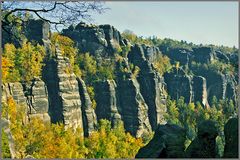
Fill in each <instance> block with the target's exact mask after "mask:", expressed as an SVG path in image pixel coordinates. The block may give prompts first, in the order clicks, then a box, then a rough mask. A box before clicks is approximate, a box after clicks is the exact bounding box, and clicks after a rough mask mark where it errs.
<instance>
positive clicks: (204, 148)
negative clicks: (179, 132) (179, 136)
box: [186, 120, 218, 158]
mask: <svg viewBox="0 0 240 160" xmlns="http://www.w3.org/2000/svg"><path fill="white" fill-rule="evenodd" d="M217 135H218V132H217V127H216V123H215V122H213V121H210V120H207V121H203V122H202V123H200V124H199V126H198V133H197V137H196V138H195V139H194V140H193V141H192V143H191V144H190V145H189V147H188V148H187V150H186V155H187V157H191V158H193V157H194V158H215V157H216V137H217Z"/></svg>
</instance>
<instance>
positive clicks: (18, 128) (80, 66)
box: [2, 17, 238, 158]
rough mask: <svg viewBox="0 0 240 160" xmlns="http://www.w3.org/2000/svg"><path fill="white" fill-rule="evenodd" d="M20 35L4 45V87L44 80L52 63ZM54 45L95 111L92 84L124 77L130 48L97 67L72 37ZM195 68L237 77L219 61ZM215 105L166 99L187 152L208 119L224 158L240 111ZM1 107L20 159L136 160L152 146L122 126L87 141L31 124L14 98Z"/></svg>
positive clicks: (161, 68)
mask: <svg viewBox="0 0 240 160" xmlns="http://www.w3.org/2000/svg"><path fill="white" fill-rule="evenodd" d="M13 18H14V17H13ZM15 18H16V17H15ZM26 18H29V17H26ZM22 29H23V28H21V26H17V25H16V28H15V31H16V32H17V33H18V37H21V38H22V40H21V42H22V43H21V44H20V45H17V44H14V43H10V44H9V43H7V44H5V45H4V50H3V51H4V53H3V56H2V82H3V83H9V82H19V81H20V82H25V83H28V82H29V81H30V80H32V79H33V78H34V77H41V73H42V68H43V67H44V60H45V59H46V58H48V57H47V56H46V51H45V49H44V46H43V45H40V44H37V43H34V42H29V41H28V39H24V38H23V36H21V31H22ZM122 36H123V37H124V38H126V39H128V40H129V41H130V42H131V43H133V44H134V43H140V44H146V45H155V46H158V47H160V48H162V49H163V50H164V51H166V52H167V51H168V48H174V47H176V48H177V47H182V48H191V47H193V46H196V45H194V44H192V43H187V42H185V41H176V40H172V39H160V38H157V37H150V38H142V37H138V36H137V35H135V34H134V33H132V32H130V31H125V32H124V33H122ZM3 38H5V37H3ZM51 42H52V44H58V45H59V47H60V49H61V50H62V54H63V56H66V57H68V58H69V60H70V66H69V68H66V73H70V71H73V72H74V73H75V74H76V75H77V76H80V77H81V78H82V79H83V80H84V81H85V82H86V84H87V90H88V93H89V95H90V98H91V100H92V102H93V103H92V105H93V108H96V102H95V100H94V94H95V93H94V88H93V83H94V82H96V81H99V80H106V79H116V78H117V77H118V76H119V75H121V73H124V72H126V69H125V68H121V66H120V67H119V65H118V64H119V63H121V61H122V59H123V57H125V56H126V55H127V53H128V52H129V49H130V47H126V48H119V50H118V53H116V55H115V59H114V60H111V61H103V62H102V64H101V65H98V64H97V60H96V57H94V56H92V55H90V54H89V53H79V51H78V49H77V48H76V47H75V44H74V42H73V41H72V40H71V39H70V38H69V37H65V36H62V35H61V34H59V33H53V34H52V36H51ZM211 46H212V47H214V48H218V49H219V50H221V51H224V52H226V53H229V54H231V53H234V52H237V49H236V48H230V47H223V46H214V45H211ZM54 49H55V46H52V51H53V52H54ZM130 66H131V71H132V73H133V76H137V75H138V73H139V68H138V67H137V66H134V65H133V64H130ZM192 66H194V67H196V68H199V69H202V67H204V68H205V69H209V70H211V69H212V70H214V71H220V72H223V73H224V72H226V73H230V74H233V75H234V74H236V73H237V72H236V71H237V66H234V65H232V64H224V63H223V62H220V61H216V62H214V63H212V64H208V65H207V64H206V65H205V66H201V64H197V63H194V62H193V64H192ZM154 67H155V68H156V70H157V71H158V72H159V73H160V75H163V74H164V73H166V72H171V71H172V70H173V69H174V68H176V69H178V68H179V67H181V64H179V63H178V62H175V63H171V62H170V59H169V58H168V57H167V56H166V55H164V54H162V55H160V56H159V58H158V60H157V62H155V63H154ZM211 104H212V105H211V106H210V107H208V108H204V107H203V106H202V105H201V104H200V103H196V104H194V103H189V104H186V103H184V97H181V98H180V99H178V100H173V99H171V97H168V99H167V114H166V115H165V118H166V121H167V122H168V123H173V124H178V125H180V126H182V127H184V128H185V129H187V141H186V144H185V146H186V147H187V146H188V145H189V144H190V142H191V141H192V140H193V139H194V138H195V137H196V133H197V129H196V128H197V124H199V123H200V122H201V121H203V120H207V119H211V120H214V121H216V122H217V123H218V128H219V133H220V136H218V137H217V146H218V155H219V157H221V156H222V154H223V147H224V143H225V142H224V135H223V126H224V124H225V123H226V122H227V120H228V119H229V118H230V117H233V116H236V115H237V112H238V111H237V107H236V105H235V104H234V102H233V101H232V100H230V99H225V100H220V99H217V98H216V97H214V98H213V99H212V102H211ZM2 106H3V107H2V117H3V118H6V119H8V120H9V121H10V122H11V123H10V129H11V132H12V135H13V138H14V142H15V147H16V148H15V149H16V151H17V158H24V157H26V156H32V157H34V158H134V157H135V155H136V153H137V152H138V150H139V149H140V148H141V147H142V146H144V145H145V144H146V143H148V141H149V140H150V139H151V135H152V134H153V133H152V134H151V135H149V137H143V138H135V137H133V136H131V135H130V134H129V133H126V132H125V130H124V127H123V123H121V122H119V124H118V125H117V126H116V127H114V128H111V124H110V122H109V121H107V120H101V121H100V122H99V124H98V130H97V131H96V132H94V133H92V134H91V135H90V136H89V137H83V132H82V129H81V128H78V129H77V130H73V129H72V128H68V129H66V128H64V126H63V124H61V123H59V124H49V123H44V122H43V121H41V120H40V119H37V118H35V119H31V121H28V120H27V117H26V114H25V112H26V111H24V109H23V108H24V107H23V106H19V105H18V104H16V102H14V100H13V98H12V97H9V98H8V100H7V102H4V103H2ZM2 151H3V152H2V154H3V157H5V158H10V151H9V148H8V140H7V137H6V134H5V133H4V132H3V130H2Z"/></svg>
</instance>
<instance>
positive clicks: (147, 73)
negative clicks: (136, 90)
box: [128, 45, 167, 130]
mask: <svg viewBox="0 0 240 160" xmlns="http://www.w3.org/2000/svg"><path fill="white" fill-rule="evenodd" d="M144 50H145V52H144ZM156 52H158V50H156V49H155V48H150V47H148V48H146V46H143V47H142V46H140V45H135V46H133V47H132V48H131V51H130V52H129V54H128V59H129V62H131V63H133V64H134V65H136V66H138V67H139V68H140V73H139V75H138V77H137V80H138V82H139V84H140V91H141V94H142V96H143V98H144V100H145V102H146V104H147V105H148V116H149V120H150V123H151V126H152V129H153V130H155V129H156V127H157V125H158V124H161V123H164V118H163V114H164V113H165V112H166V98H167V95H166V93H165V88H164V87H165V83H164V79H163V77H161V76H160V75H159V74H158V73H157V72H156V71H155V70H154V69H153V67H152V65H151V63H150V62H149V61H148V60H147V59H146V58H145V55H148V58H150V57H151V56H152V55H151V53H156ZM153 56H154V55H153ZM152 59H153V58H152Z"/></svg>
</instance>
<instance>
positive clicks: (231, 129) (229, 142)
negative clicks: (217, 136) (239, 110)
mask: <svg viewBox="0 0 240 160" xmlns="http://www.w3.org/2000/svg"><path fill="white" fill-rule="evenodd" d="M238 133H239V132H238V118H231V119H230V120H228V122H227V123H226V124H225V126H224V135H225V147H224V155H223V158H238V157H239V153H238V143H239V139H238Z"/></svg>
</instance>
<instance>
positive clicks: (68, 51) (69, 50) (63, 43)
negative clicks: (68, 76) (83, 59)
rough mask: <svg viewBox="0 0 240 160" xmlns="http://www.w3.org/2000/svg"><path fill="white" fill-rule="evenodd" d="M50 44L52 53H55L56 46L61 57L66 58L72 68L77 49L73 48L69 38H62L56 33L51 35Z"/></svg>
mask: <svg viewBox="0 0 240 160" xmlns="http://www.w3.org/2000/svg"><path fill="white" fill-rule="evenodd" d="M51 42H52V44H53V46H52V47H53V48H52V51H53V52H55V45H56V44H58V45H59V47H60V50H61V52H62V55H63V56H64V57H68V58H69V60H70V64H71V66H72V67H73V66H74V62H75V57H76V55H77V49H76V48H75V47H74V42H73V40H71V39H70V38H69V37H66V36H62V35H60V34H58V33H53V34H52V36H51Z"/></svg>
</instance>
